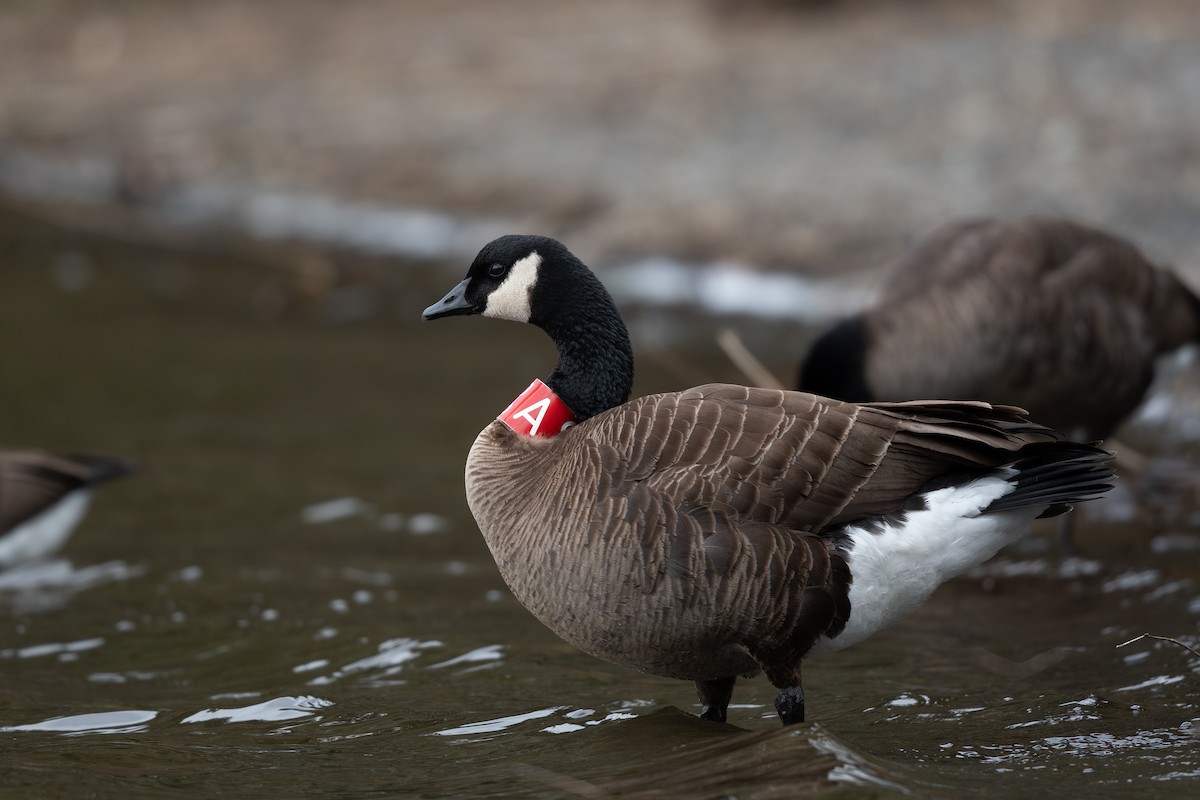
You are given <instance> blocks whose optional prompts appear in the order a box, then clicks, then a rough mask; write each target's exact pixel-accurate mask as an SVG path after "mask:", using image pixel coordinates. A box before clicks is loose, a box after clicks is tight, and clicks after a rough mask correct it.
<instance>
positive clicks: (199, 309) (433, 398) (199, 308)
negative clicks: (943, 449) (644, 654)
mask: <svg viewBox="0 0 1200 800" xmlns="http://www.w3.org/2000/svg"><path fill="white" fill-rule="evenodd" d="M7 237H8V238H7V246H6V247H7V250H6V254H7V257H8V260H7V262H6V266H5V268H4V270H3V271H2V272H0V325H2V326H3V335H2V336H0V363H4V364H5V365H6V373H5V374H6V378H5V380H6V386H5V391H4V393H3V395H2V397H0V411H2V413H0V442H3V443H5V444H40V445H43V446H47V447H50V446H52V447H56V448H64V449H68V448H80V447H87V448H88V449H95V450H98V451H104V452H116V453H123V454H127V455H129V456H131V457H135V458H137V459H138V460H139V462H140V463H142V464H143V465H144V468H143V469H142V471H141V472H140V473H139V474H138V475H137V476H135V477H133V478H131V479H130V480H128V481H125V482H124V483H123V484H120V485H114V486H112V487H111V488H109V487H106V491H104V492H103V493H98V495H97V497H96V502H95V503H94V505H93V509H92V511H91V513H90V515H89V517H88V518H87V519H85V520H84V522H83V524H82V525H81V526H80V528H79V530H78V531H77V533H76V534H75V537H74V538H73V539H72V540H71V542H70V543H69V544H68V545H67V547H66V549H65V550H64V551H63V553H62V554H61V556H60V558H59V560H55V561H49V562H45V563H42V564H37V565H29V566H27V567H24V568H22V569H19V570H14V571H11V572H6V573H3V574H0V671H2V672H3V674H4V681H3V682H2V685H0V693H2V702H0V758H3V763H4V764H5V767H4V770H3V774H4V782H5V786H6V788H8V787H17V788H18V789H20V790H21V791H23V792H24V793H25V794H28V795H51V796H53V795H56V794H58V795H63V796H67V795H71V796H79V795H83V794H87V793H94V794H96V795H101V796H104V795H109V796H114V795H115V796H121V795H127V794H130V793H134V792H135V791H137V790H141V791H143V792H146V791H149V792H150V793H157V792H162V793H165V792H168V791H175V790H178V789H193V790H196V791H198V792H203V793H204V794H206V795H216V794H227V795H229V796H262V795H264V794H266V793H267V792H272V791H274V792H276V793H285V794H286V795H287V796H293V797H330V796H350V795H355V796H361V795H362V794H364V793H368V792H373V793H376V794H380V795H383V796H403V797H409V796H425V797H432V796H445V795H448V794H454V793H458V794H460V795H462V796H472V797H508V796H535V797H538V796H540V797H575V796H578V797H605V796H612V795H631V796H651V795H657V796H684V795H686V796H696V797H726V796H733V797H739V798H743V797H744V798H775V797H779V798H784V797H789V798H790V797H801V796H811V795H817V794H825V793H828V792H830V791H832V790H834V789H835V788H836V787H839V786H840V787H841V790H840V791H841V795H840V796H873V797H874V796H901V795H905V794H910V793H911V794H916V795H921V796H936V797H961V796H964V795H970V794H976V793H982V792H991V793H993V794H998V795H1001V796H1003V795H1008V794H1014V793H1016V792H1025V793H1030V792H1031V791H1032V792H1033V793H1034V794H1050V793H1052V792H1063V793H1067V792H1077V791H1078V790H1079V789H1080V788H1081V787H1083V786H1088V787H1093V786H1094V787H1098V789H1099V790H1100V791H1102V792H1103V793H1104V794H1105V795H1106V796H1128V797H1144V796H1147V793H1148V792H1152V794H1153V795H1154V796H1156V797H1166V796H1178V797H1187V796H1191V795H1192V794H1193V793H1194V789H1195V785H1196V783H1195V781H1196V779H1197V777H1198V775H1200V757H1198V756H1197V752H1200V750H1198V748H1197V746H1196V745H1197V735H1196V729H1197V725H1196V721H1197V720H1198V719H1200V674H1198V670H1200V659H1197V658H1195V657H1193V656H1192V655H1191V654H1189V653H1188V652H1187V651H1185V650H1183V649H1181V648H1180V647H1178V646H1176V645H1174V644H1171V643H1170V642H1165V641H1161V640H1152V639H1143V640H1139V641H1137V642H1133V643H1130V644H1128V645H1127V646H1125V647H1119V646H1120V645H1122V644H1123V643H1127V642H1129V641H1130V640H1131V639H1133V638H1134V637H1136V636H1138V635H1139V634H1142V633H1147V632H1149V633H1157V634H1163V635H1170V636H1173V637H1176V638H1178V639H1179V641H1181V642H1184V643H1186V644H1190V645H1191V646H1193V647H1194V646H1197V644H1200V639H1198V637H1197V623H1198V621H1200V566H1198V565H1197V563H1196V559H1195V553H1196V547H1195V541H1196V540H1197V539H1196V535H1195V533H1194V532H1190V531H1187V530H1184V529H1181V528H1173V527H1172V528H1168V527H1156V526H1153V525H1150V524H1146V523H1143V524H1140V525H1139V524H1132V525H1127V526H1121V525H1118V524H1117V523H1114V522H1112V521H1111V520H1110V521H1103V520H1101V521H1097V520H1095V519H1090V518H1085V519H1084V520H1082V521H1081V522H1082V524H1083V530H1081V531H1080V532H1079V534H1080V535H1079V541H1080V542H1081V545H1083V547H1084V549H1085V556H1086V557H1085V558H1082V559H1075V560H1069V561H1062V560H1059V559H1057V558H1054V557H1053V556H1052V555H1050V554H1049V553H1048V551H1047V549H1046V548H1044V547H1042V548H1040V549H1039V547H1038V544H1039V542H1041V541H1042V540H1038V539H1035V540H1033V541H1032V542H1031V543H1030V544H1029V545H1028V546H1027V547H1025V548H1024V549H1021V550H1019V551H1016V552H1012V553H1007V554H1004V556H1003V558H1001V559H999V560H997V561H996V562H993V563H992V564H990V565H987V566H985V567H983V568H981V569H980V570H978V571H976V572H975V573H974V574H972V575H971V576H969V577H967V578H964V579H962V580H960V581H956V582H954V583H952V584H951V585H949V586H947V587H944V588H943V589H942V590H941V591H940V592H939V593H938V595H937V596H936V598H935V599H934V601H933V602H932V603H931V604H930V605H929V606H927V607H926V608H925V609H923V610H922V611H921V612H920V613H918V614H917V615H915V616H914V617H912V618H911V619H909V620H907V621H905V622H904V623H903V624H901V625H899V626H897V627H896V628H894V629H893V630H890V631H887V632H885V633H883V634H881V635H879V636H878V637H877V638H876V639H874V640H872V641H870V642H867V643H865V644H863V645H861V646H859V647H856V648H852V649H850V650H848V651H846V652H844V653H840V654H837V655H834V656H829V657H826V658H824V659H814V660H813V661H812V662H811V663H809V664H807V665H806V688H807V689H808V691H809V706H810V714H811V717H812V719H814V720H815V723H813V724H808V725H804V726H799V727H798V728H795V729H790V730H783V729H781V728H780V727H779V726H778V722H777V720H776V718H775V712H774V710H773V707H772V699H773V694H774V693H773V691H772V690H771V689H770V687H769V686H767V685H766V683H765V682H764V681H762V680H761V679H760V680H756V681H746V682H743V683H742V684H740V685H739V689H738V700H739V704H737V705H735V706H732V707H731V709H730V719H731V722H732V723H733V724H732V725H729V726H721V725H714V724H711V723H704V722H701V721H700V720H698V719H696V718H695V716H694V714H695V712H696V711H697V710H698V706H697V704H696V701H695V698H694V696H693V689H692V687H691V686H690V685H688V684H686V683H684V682H679V681H670V680H665V679H660V678H656V677H653V676H647V675H641V674H637V673H634V672H630V671H628V670H625V669H621V668H617V667H612V666H609V665H607V664H603V663H600V662H597V661H595V660H594V659H591V658H589V657H587V656H584V655H582V654H580V653H578V652H576V651H575V650H573V649H572V648H571V647H569V646H568V645H566V644H564V643H562V642H561V641H559V640H558V639H556V638H555V637H554V636H552V635H551V634H549V633H548V632H547V631H545V630H544V629H543V628H542V627H541V626H540V625H538V624H537V623H536V622H535V621H534V620H533V619H532V618H531V617H530V616H529V615H528V614H527V613H526V612H525V611H524V610H523V609H522V608H521V607H520V606H519V605H518V604H517V603H516V602H515V601H514V600H513V599H512V597H511V595H509V593H508V591H507V590H506V588H505V587H504V585H503V583H502V582H501V581H500V579H499V577H498V575H497V574H496V571H495V569H494V567H493V565H492V563H491V560H490V557H489V555H488V553H487V550H486V548H485V547H484V546H483V544H482V542H481V541H480V539H479V537H478V535H477V533H476V531H475V528H474V525H473V522H472V521H471V519H470V516H469V514H468V512H467V510H466V507H465V503H464V501H463V490H462V464H463V460H464V458H465V454H466V451H467V448H468V447H469V445H470V442H471V441H472V439H473V438H474V436H475V433H476V432H477V430H478V429H479V428H480V427H482V426H483V424H484V423H485V422H486V421H487V420H488V419H490V418H491V416H492V415H493V414H494V413H495V412H496V411H497V410H498V409H500V408H503V407H504V405H505V404H506V403H507V402H508V401H509V400H510V399H511V397H512V396H513V395H514V394H515V393H516V392H517V391H519V390H520V389H521V388H523V387H524V386H525V385H526V384H527V383H528V379H529V378H530V377H531V376H533V375H538V374H545V372H546V371H547V370H548V368H549V367H550V366H551V364H550V362H551V360H552V358H553V349H552V346H551V345H550V344H549V343H548V342H546V341H544V337H542V336H541V335H540V334H538V333H537V332H536V331H530V330H527V329H526V328H524V327H522V326H510V327H505V326H489V327H488V328H487V330H486V334H483V333H482V331H483V329H481V328H479V327H478V326H476V325H474V324H473V322H472V321H471V320H467V321H464V323H463V324H462V325H459V326H453V327H449V328H440V329H438V330H437V331H436V332H431V331H430V330H429V329H427V328H420V327H418V323H416V315H417V313H418V311H419V309H420V308H422V307H423V306H424V305H425V304H427V303H428V298H429V297H433V296H435V295H438V294H439V292H440V291H441V289H442V288H444V287H443V284H444V283H445V278H446V276H445V274H444V273H442V272H441V271H440V270H434V269H431V268H421V269H418V268H415V267H414V268H410V269H408V270H407V271H404V272H403V273H402V274H401V273H399V272H398V273H396V274H395V275H394V276H393V278H391V279H389V280H390V281H391V282H390V283H388V282H387V281H385V283H387V285H390V286H393V287H397V288H395V294H394V296H392V297H391V299H390V300H389V302H393V303H394V305H395V307H396V309H397V317H396V318H394V319H393V318H377V319H375V320H374V321H372V322H368V323H363V324H360V325H332V324H330V323H329V322H328V321H327V320H326V318H325V317H324V316H323V315H322V314H321V313H315V312H314V313H308V312H306V311H305V310H304V306H303V304H301V303H298V304H297V305H295V306H294V313H288V314H284V315H283V316H282V317H280V318H271V319H270V320H264V319H263V317H262V316H261V315H259V314H258V313H257V312H256V306H255V303H254V300H253V298H254V297H255V296H256V292H257V291H258V290H259V289H261V287H262V286H263V285H264V284H267V283H271V282H273V281H278V279H279V276H278V273H277V272H276V271H275V268H274V267H268V266H256V265H253V264H233V263H225V262H224V261H221V260H215V261H212V260H208V261H196V262H194V263H193V262H181V261H180V260H179V259H178V258H177V257H176V256H168V255H164V254H162V253H155V252H149V251H138V250H132V249H129V248H121V247H118V246H115V245H110V246H103V247H102V246H98V245H97V244H96V243H94V242H91V241H88V240H82V239H78V237H75V238H72V239H71V241H69V242H65V243H64V242H63V241H61V240H60V239H59V238H57V237H55V236H51V235H50V234H49V233H47V232H46V231H45V230H43V229H39V228H36V227H33V226H30V227H27V228H24V229H23V230H22V232H21V233H20V235H19V236H18V235H17V234H16V233H15V232H13V231H11V230H10V231H9V233H8V234H7ZM64 252H72V253H77V254H86V255H79V256H77V257H72V259H71V260H70V263H73V264H76V266H77V265H78V263H83V262H84V261H85V262H86V263H87V264H88V269H87V270H86V276H85V277H86V280H82V279H72V281H69V283H70V287H71V290H70V291H66V290H64V289H61V288H58V285H56V283H55V277H54V276H55V275H56V274H59V273H63V271H64V270H66V271H67V272H68V273H70V275H75V276H76V278H79V275H77V274H76V273H79V270H78V269H76V268H74V267H72V268H71V269H67V267H64V266H63V262H62V261H61V257H62V255H63V253H64ZM80 259H83V261H80ZM164 262H169V265H170V269H171V270H172V271H173V274H176V275H180V274H182V275H186V276H188V277H187V279H186V280H184V281H174V282H172V284H171V285H172V286H173V287H174V288H172V289H171V291H169V292H165V291H163V289H162V285H161V281H159V280H158V279H157V278H154V277H152V276H154V275H155V274H156V270H158V268H159V267H160V266H162V264H163V263H164ZM56 265H57V266H56ZM72 270H73V271H72ZM452 271H453V272H461V268H460V267H455V269H454V270H452ZM70 275H68V277H70ZM59 279H60V282H61V275H60V276H59ZM425 284H428V286H426V285H425ZM181 286H182V287H185V288H183V289H180V288H179V287H181ZM633 316H637V315H636V314H635V315H633ZM647 320H649V317H642V318H641V322H642V323H647ZM655 324H657V323H655ZM756 324H757V325H758V326H759V327H760V328H762V329H763V330H760V331H759V333H758V335H760V336H762V338H763V340H764V341H770V342H774V346H775V347H776V348H779V349H780V352H776V353H774V354H770V355H769V358H774V359H775V361H774V363H773V365H772V366H773V367H774V368H777V369H779V372H780V373H781V374H783V373H784V372H785V369H781V368H780V366H781V365H784V366H786V365H788V364H790V363H791V361H792V360H793V355H792V354H793V352H798V350H799V347H800V344H801V342H803V341H804V338H805V337H806V336H807V335H809V334H808V332H805V331H803V330H800V329H798V328H788V327H786V326H780V327H774V328H771V330H770V331H767V330H765V328H766V326H767V323H756ZM770 324H771V325H775V324H776V323H770ZM689 325H691V326H693V327H694V328H696V329H697V330H699V331H701V332H702V333H701V334H697V336H696V338H695V339H694V341H693V342H692V343H691V344H689V345H687V346H686V347H685V348H684V349H683V350H682V351H681V352H677V353H669V354H664V353H655V352H654V351H653V350H651V349H649V345H648V342H647V341H639V342H638V346H639V348H640V349H641V351H642V352H643V354H644V356H645V357H644V358H642V360H641V362H640V365H639V373H638V381H639V383H638V386H637V388H636V391H637V392H639V393H645V392H650V391H658V390H663V389H669V388H678V387H679V386H682V385H684V384H685V383H687V384H692V383H698V382H700V381H702V380H708V379H736V375H735V374H734V373H733V371H732V368H731V367H728V366H727V365H725V364H724V363H723V361H722V360H721V359H720V358H719V357H718V356H717V355H716V347H715V346H714V345H713V344H712V340H711V336H710V332H711V331H712V330H715V329H716V327H717V324H716V323H712V324H709V325H708V327H705V325H706V323H705V321H704V320H702V319H695V318H689ZM641 327H642V328H643V329H649V328H648V327H647V325H646V324H643V325H642V326H641ZM650 327H652V326H650ZM633 328H634V330H635V331H636V330H638V329H639V326H638V325H637V324H635V325H633ZM481 335H486V337H487V353H488V354H489V355H488V356H486V357H482V356H481V355H480V352H479V348H477V347H476V343H477V342H476V340H477V338H478V337H479V336H481ZM756 349H759V350H760V352H761V351H762V348H756ZM496 352H505V353H507V354H508V358H505V359H497V358H495V357H494V356H493V355H491V354H494V353H496ZM698 354H699V357H697V356H698ZM764 355H768V353H767V352H764ZM1047 540H1048V537H1047ZM1151 781H1153V783H1150V782H1151ZM1147 786H1151V787H1152V789H1147V788H1146V787H1147ZM18 794H20V792H18Z"/></svg>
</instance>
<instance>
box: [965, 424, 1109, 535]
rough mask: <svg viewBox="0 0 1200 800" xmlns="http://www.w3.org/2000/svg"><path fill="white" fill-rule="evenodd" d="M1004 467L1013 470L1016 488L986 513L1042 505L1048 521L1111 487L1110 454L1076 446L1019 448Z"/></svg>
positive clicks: (1055, 444) (1042, 444) (1041, 444)
mask: <svg viewBox="0 0 1200 800" xmlns="http://www.w3.org/2000/svg"><path fill="white" fill-rule="evenodd" d="M1019 455H1020V456H1021V457H1020V458H1018V459H1017V460H1016V461H1014V462H1012V463H1011V464H1009V465H1008V467H1009V468H1011V469H1015V470H1017V475H1016V476H1015V479H1016V487H1015V488H1014V489H1013V491H1011V492H1009V493H1008V494H1006V495H1004V496H1003V497H1001V498H998V499H997V500H995V501H994V502H993V503H992V504H991V505H989V506H988V507H987V511H989V512H990V511H1011V510H1013V509H1018V508H1030V507H1033V506H1041V505H1046V506H1048V508H1047V509H1046V510H1045V511H1043V512H1042V514H1041V515H1040V516H1043V517H1052V516H1056V515H1058V514H1062V513H1064V512H1066V511H1068V510H1070V508H1071V506H1073V505H1075V504H1076V503H1082V502H1085V501H1087V500H1095V499H1096V498H1097V497H1100V496H1101V495H1102V494H1104V493H1105V492H1107V491H1108V490H1109V489H1111V488H1112V486H1113V478H1114V477H1115V472H1114V471H1113V454H1112V453H1109V452H1108V451H1106V450H1101V449H1100V448H1098V447H1096V446H1094V445H1090V444H1083V443H1080V442H1066V441H1064V442H1038V443H1036V444H1031V445H1027V446H1026V447H1023V448H1021V451H1020V453H1019Z"/></svg>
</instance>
